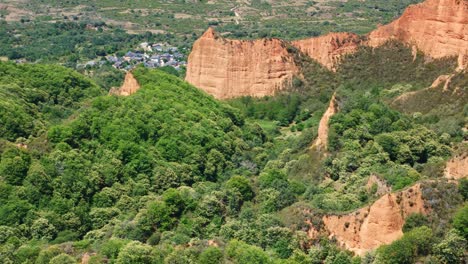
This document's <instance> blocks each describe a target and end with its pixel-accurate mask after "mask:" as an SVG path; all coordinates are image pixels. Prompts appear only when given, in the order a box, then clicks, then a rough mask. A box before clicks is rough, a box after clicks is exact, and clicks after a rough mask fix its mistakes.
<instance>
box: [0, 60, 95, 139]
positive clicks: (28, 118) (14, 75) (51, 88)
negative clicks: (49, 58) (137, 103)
mask: <svg viewBox="0 0 468 264" xmlns="http://www.w3.org/2000/svg"><path fill="white" fill-rule="evenodd" d="M0 85H1V88H0V97H1V98H2V101H0V124H1V126H0V137H1V138H3V139H7V140H10V141H14V140H16V139H17V138H19V137H24V138H27V137H28V136H29V135H32V136H37V135H38V134H39V133H41V132H44V130H45V129H47V127H48V126H49V125H50V123H54V122H57V121H58V120H59V119H63V118H65V117H67V116H69V115H70V114H71V113H72V112H73V111H74V110H76V109H78V108H79V107H80V105H82V103H83V101H85V100H87V99H89V98H92V97H95V96H98V95H100V94H102V93H103V91H102V90H101V89H100V88H99V87H98V86H97V85H96V84H94V83H93V82H92V81H91V80H89V79H87V78H85V77H83V76H81V75H79V74H77V73H76V72H74V71H72V70H69V69H66V68H64V67H60V66H53V65H17V64H13V63H2V62H0Z"/></svg>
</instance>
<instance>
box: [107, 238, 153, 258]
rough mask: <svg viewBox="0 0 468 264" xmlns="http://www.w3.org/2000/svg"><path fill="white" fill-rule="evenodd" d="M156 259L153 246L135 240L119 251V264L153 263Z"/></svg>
mask: <svg viewBox="0 0 468 264" xmlns="http://www.w3.org/2000/svg"><path fill="white" fill-rule="evenodd" d="M154 261H155V256H154V255H153V249H152V248H151V246H148V245H145V244H142V243H141V242H138V241H133V242H130V243H128V244H127V245H125V246H124V247H123V248H122V250H121V251H120V252H119V255H118V257H117V261H116V263H117V264H152V263H153V262H154Z"/></svg>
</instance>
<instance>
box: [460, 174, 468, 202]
mask: <svg viewBox="0 0 468 264" xmlns="http://www.w3.org/2000/svg"><path fill="white" fill-rule="evenodd" d="M458 191H459V192H460V194H461V195H462V196H463V199H464V200H465V201H466V200H468V179H466V178H463V179H460V181H459V184H458Z"/></svg>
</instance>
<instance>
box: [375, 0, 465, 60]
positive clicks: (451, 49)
mask: <svg viewBox="0 0 468 264" xmlns="http://www.w3.org/2000/svg"><path fill="white" fill-rule="evenodd" d="M389 39H396V40H399V41H402V42H405V43H407V44H409V45H414V46H416V47H417V48H418V49H419V50H421V51H422V52H424V53H425V54H426V55H429V56H430V57H433V58H442V57H446V56H457V57H458V63H459V67H460V68H465V67H466V64H467V63H468V1H466V0H426V1H425V2H423V3H420V4H416V5H412V6H409V7H408V8H407V9H406V10H405V12H404V13H403V15H402V16H401V17H400V18H398V19H397V20H395V21H393V22H392V23H390V24H388V25H385V26H381V27H379V28H378V29H376V30H374V31H373V32H371V33H370V34H369V42H368V44H369V45H370V46H374V47H375V46H379V45H381V44H383V43H385V42H386V41H388V40H389Z"/></svg>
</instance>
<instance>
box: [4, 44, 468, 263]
mask: <svg viewBox="0 0 468 264" xmlns="http://www.w3.org/2000/svg"><path fill="white" fill-rule="evenodd" d="M297 55H298V56H300V54H299V53H298V54H297ZM299 59H301V60H302V63H303V65H302V66H303V69H304V73H303V75H304V78H297V79H295V80H294V81H293V87H291V89H290V90H289V91H288V92H287V93H284V94H279V95H277V96H273V97H267V98H261V99H257V98H249V97H245V98H239V99H236V100H232V101H229V102H220V101H216V100H215V99H213V97H211V96H209V95H207V94H205V93H204V92H202V91H200V90H198V89H196V88H195V87H193V86H191V85H189V84H187V83H186V82H184V81H182V80H181V79H179V78H178V77H176V76H173V75H170V74H167V73H165V72H163V71H157V70H148V69H145V68H137V69H136V70H135V71H134V72H133V74H134V76H135V77H136V79H137V80H138V82H139V83H140V85H141V89H140V90H138V91H137V92H136V93H135V94H133V95H131V96H128V97H117V96H110V95H105V92H104V89H102V88H100V87H99V86H98V85H96V84H95V83H93V82H92V81H90V80H89V79H87V78H85V77H83V76H82V75H80V74H78V73H76V72H73V71H71V70H68V69H66V68H63V67H60V66H51V65H39V64H37V65H29V64H25V65H17V64H11V63H0V93H1V94H2V96H1V97H0V109H1V112H0V113H1V115H0V132H1V134H0V138H1V141H0V153H1V155H0V260H2V263H52V264H58V263H60V264H62V263H78V262H80V261H81V259H82V258H84V259H87V258H89V263H122V264H123V263H200V264H205V263H349V264H350V263H414V262H416V261H420V262H423V263H462V262H463V258H464V257H465V256H464V253H463V252H464V249H466V245H467V244H466V243H467V241H466V239H467V231H466V230H467V206H466V199H467V190H468V183H467V181H466V180H461V181H460V182H459V185H458V186H457V185H455V184H454V183H452V182H447V181H444V180H441V173H442V169H443V166H444V164H445V162H446V160H447V159H448V158H449V157H450V156H451V155H452V153H453V152H454V151H453V150H454V149H455V147H456V146H459V147H458V150H457V151H458V152H459V153H463V152H465V150H466V148H464V147H463V146H462V145H460V144H459V142H460V141H461V140H462V138H463V136H464V134H463V130H462V126H463V122H461V121H460V118H466V111H465V112H462V111H461V110H462V108H463V107H464V105H463V103H457V104H455V105H453V108H454V109H457V110H459V113H458V114H456V115H450V114H448V115H443V116H444V117H445V118H446V119H448V120H449V121H450V122H453V124H455V125H453V126H451V127H445V126H439V129H435V128H434V124H435V123H434V122H431V121H430V119H428V118H426V117H428V116H429V114H428V113H426V112H424V111H422V110H419V109H421V108H419V107H420V106H419V105H416V106H414V108H409V107H406V106H404V105H403V106H401V105H399V106H398V107H395V106H394V105H393V104H391V103H392V102H393V101H394V99H395V98H396V97H398V96H400V95H401V94H404V93H406V92H408V91H415V92H421V93H423V94H425V93H427V92H426V90H424V88H426V87H427V86H429V85H430V84H431V82H432V80H434V79H435V78H436V77H438V76H439V75H441V74H446V73H450V72H452V71H453V69H454V65H455V64H454V61H453V60H451V59H446V60H435V61H432V62H430V63H425V62H424V60H423V57H422V55H419V56H418V57H417V58H416V60H413V57H412V54H411V51H410V50H409V49H408V48H407V47H405V46H403V45H400V44H398V43H389V44H387V45H385V46H383V47H381V48H378V49H373V50H370V49H367V48H363V49H361V50H360V51H358V52H357V53H355V54H354V55H352V56H349V57H347V58H345V59H344V61H343V63H342V66H341V67H340V68H339V69H338V71H337V72H336V73H332V72H330V71H328V70H326V69H324V68H322V67H321V66H320V65H318V64H317V63H314V62H313V61H311V60H309V59H305V58H299ZM463 76H464V75H462V74H459V75H456V76H454V79H453V87H462V88H463V87H465V86H466V80H465V78H464V77H463ZM451 87H452V86H451ZM453 87H452V88H453ZM452 88H451V89H452ZM453 89H455V88H453ZM334 91H336V98H337V100H338V106H339V109H340V112H339V113H338V114H336V115H335V116H334V117H333V118H332V119H331V122H330V133H329V142H328V143H329V153H328V154H327V155H324V153H322V152H318V151H317V150H316V149H313V148H312V149H311V148H310V146H311V143H312V142H313V140H314V138H315V137H316V135H317V127H318V123H319V120H320V117H321V115H322V114H323V112H324V111H325V109H326V107H327V105H328V101H329V100H330V97H331V95H332V93H333V92H334ZM459 92H461V93H462V95H464V92H465V90H463V89H462V90H460V91H459ZM444 95H446V94H444ZM428 96H433V95H431V94H430V95H428ZM462 98H463V97H462ZM413 100H417V99H413ZM455 101H457V102H458V100H455ZM450 102H451V101H448V100H442V99H441V100H440V104H438V105H441V106H443V105H445V104H449V103H450ZM399 107H402V108H399ZM415 109H416V110H415ZM398 110H399V111H398ZM414 111H421V115H422V117H424V118H421V115H419V114H417V115H415V114H413V112H414ZM454 111H455V110H454ZM407 113H410V114H409V115H408V114H407ZM441 116H442V115H441ZM428 120H429V121H428ZM453 131H455V133H452V132H453ZM370 175H376V176H377V177H379V178H380V179H382V180H383V181H385V182H386V183H387V184H388V185H389V186H390V187H391V188H392V190H399V189H403V188H406V187H408V186H410V185H412V184H413V183H415V182H422V187H421V188H422V195H423V196H424V199H425V200H426V201H427V202H428V204H430V207H431V209H432V210H431V211H430V213H429V214H428V215H427V216H423V215H412V216H411V217H409V219H408V220H407V222H406V224H405V226H404V229H403V230H404V233H405V234H404V236H403V237H402V238H401V239H400V240H397V241H395V242H394V243H392V244H390V245H388V246H383V247H381V248H379V249H378V250H377V251H376V252H371V253H369V254H367V255H366V256H364V257H362V258H360V257H355V256H353V254H352V253H351V252H348V251H345V250H343V249H342V248H340V247H339V246H338V244H337V243H336V241H334V240H333V239H329V237H328V234H326V233H320V234H319V235H318V236H317V237H310V236H308V235H307V233H306V232H307V230H308V228H309V225H308V224H307V223H308V221H310V222H311V223H313V224H314V225H316V226H321V225H322V224H323V223H322V216H323V215H324V214H330V213H333V214H336V213H343V212H346V211H349V210H352V209H356V208H359V207H361V206H364V205H366V204H369V203H372V202H373V201H375V200H376V199H377V198H378V196H377V195H376V188H375V186H372V188H367V187H366V185H367V181H368V179H369V177H370Z"/></svg>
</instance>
